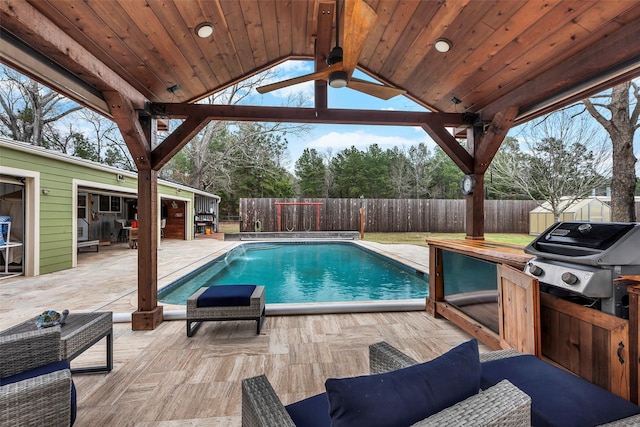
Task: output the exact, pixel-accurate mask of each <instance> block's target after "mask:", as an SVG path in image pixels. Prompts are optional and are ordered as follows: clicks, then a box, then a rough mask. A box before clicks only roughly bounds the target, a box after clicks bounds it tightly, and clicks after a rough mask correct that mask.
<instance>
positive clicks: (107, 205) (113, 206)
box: [100, 194, 122, 212]
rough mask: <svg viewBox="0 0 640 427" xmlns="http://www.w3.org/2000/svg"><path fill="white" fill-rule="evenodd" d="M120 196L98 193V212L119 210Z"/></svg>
mask: <svg viewBox="0 0 640 427" xmlns="http://www.w3.org/2000/svg"><path fill="white" fill-rule="evenodd" d="M121 204H122V197H120V196H106V195H102V194H101V195H100V212H120V211H121Z"/></svg>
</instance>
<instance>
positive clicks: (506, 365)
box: [370, 342, 640, 427]
mask: <svg viewBox="0 0 640 427" xmlns="http://www.w3.org/2000/svg"><path fill="white" fill-rule="evenodd" d="M370 354H371V355H372V357H373V358H374V359H375V362H371V363H377V364H379V365H380V366H381V367H382V368H381V369H384V368H388V367H392V368H395V369H397V368H399V367H402V366H407V365H412V364H415V363H417V362H416V361H415V360H414V359H412V358H410V357H409V356H407V355H405V354H403V353H401V352H400V351H398V350H397V349H395V348H393V347H392V346H390V345H389V344H387V343H385V342H382V343H377V344H374V345H372V346H371V347H370ZM480 361H481V363H480V366H481V371H482V372H481V376H480V386H481V388H482V389H486V390H490V389H491V388H493V387H495V384H499V383H500V381H504V380H508V381H509V382H510V383H512V384H513V385H514V386H515V387H517V388H518V389H519V390H521V391H522V392H524V393H526V394H527V395H528V396H529V397H530V398H531V423H532V425H533V426H534V427H538V426H540V427H546V426H558V427H571V426H576V427H577V426H580V427H590V426H602V425H606V426H609V427H613V426H629V427H630V426H640V407H638V406H637V405H635V404H633V403H631V402H629V401H627V400H625V399H623V398H621V397H618V396H616V395H615V394H613V393H610V392H609V391H607V390H605V389H603V388H601V387H598V386H596V385H595V384H592V383H590V382H588V381H586V380H584V379H582V378H580V377H577V376H575V375H573V374H572V373H570V372H567V371H565V370H563V369H561V368H558V367H556V366H554V365H552V364H550V363H547V362H545V361H543V360H541V359H539V358H537V357H535V356H531V355H523V354H520V353H518V352H516V351H515V350H500V351H495V352H488V353H483V354H481V355H480ZM491 425H493V424H491Z"/></svg>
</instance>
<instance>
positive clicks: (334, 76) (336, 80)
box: [329, 71, 349, 89]
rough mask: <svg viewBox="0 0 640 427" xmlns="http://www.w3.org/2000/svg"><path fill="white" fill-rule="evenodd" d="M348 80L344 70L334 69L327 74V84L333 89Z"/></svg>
mask: <svg viewBox="0 0 640 427" xmlns="http://www.w3.org/2000/svg"><path fill="white" fill-rule="evenodd" d="M348 82H349V75H348V74H347V73H346V71H334V72H333V73H331V74H329V86H331V87H332V88H335V89H340V88H341V87H345V86H346V85H347V83H348Z"/></svg>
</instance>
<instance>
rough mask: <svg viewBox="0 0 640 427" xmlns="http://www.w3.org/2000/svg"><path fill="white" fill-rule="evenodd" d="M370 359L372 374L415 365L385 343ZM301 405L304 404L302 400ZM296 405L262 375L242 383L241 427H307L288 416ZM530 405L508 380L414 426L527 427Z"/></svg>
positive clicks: (504, 354)
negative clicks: (286, 402)
mask: <svg viewBox="0 0 640 427" xmlns="http://www.w3.org/2000/svg"><path fill="white" fill-rule="evenodd" d="M513 354H514V353H513V352H512V351H500V352H493V353H489V354H484V355H481V358H482V360H490V359H494V358H501V357H508V356H510V355H513ZM369 356H370V358H369V365H370V366H369V367H370V373H371V374H380V373H385V372H393V371H396V370H398V369H401V368H406V367H410V366H412V365H416V364H417V362H416V361H415V360H413V359H411V358H410V357H408V356H406V355H405V354H403V353H401V352H399V351H398V350H396V349H395V348H393V347H392V346H390V345H388V344H387V343H384V342H383V343H378V344H374V345H371V346H370V347H369ZM476 393H477V390H476ZM323 395H324V393H323ZM323 395H318V396H314V397H312V398H309V399H305V400H309V401H310V400H312V399H316V400H318V399H319V400H323V399H324V400H327V399H326V398H323ZM302 403H303V404H304V401H302ZM295 405H298V403H295V404H293V405H288V406H287V407H285V406H284V405H283V404H282V403H281V401H280V399H279V398H278V396H277V395H276V393H275V391H274V389H273V387H272V386H271V384H270V383H269V380H268V379H267V377H266V376H265V375H260V376H257V377H253V378H248V379H245V380H243V381H242V425H243V426H244V427H257V426H262V427H267V426H269V427H273V426H296V425H305V426H306V425H309V424H306V423H305V424H303V423H298V424H296V422H295V421H294V420H293V418H292V416H291V413H292V412H293V411H295V410H297V409H295V408H294V409H292V408H291V407H292V406H295ZM307 406H308V405H307ZM530 406H531V400H530V398H529V396H527V395H526V394H525V393H523V392H521V391H520V390H519V389H518V388H516V387H515V386H513V385H512V384H511V383H509V382H508V381H502V382H500V383H499V384H496V385H495V386H493V387H490V388H489V389H487V390H485V391H481V392H479V393H477V394H474V395H472V396H471V397H468V398H466V399H464V400H462V401H460V402H458V403H455V404H453V405H452V406H450V407H447V408H446V409H444V410H442V411H440V412H437V413H436V414H434V415H431V416H429V417H427V418H425V419H422V420H421V421H419V422H418V423H416V424H415V425H416V426H443V425H456V426H464V425H468V426H505V427H506V426H509V427H511V426H530V425H531V419H530V412H531V411H530ZM324 417H325V416H324V415H321V414H319V415H314V414H311V415H310V417H309V418H310V419H313V420H318V419H319V418H324ZM322 422H324V421H320V422H319V423H318V422H315V421H314V422H313V423H314V425H320V424H321V423H322ZM326 425H329V424H326Z"/></svg>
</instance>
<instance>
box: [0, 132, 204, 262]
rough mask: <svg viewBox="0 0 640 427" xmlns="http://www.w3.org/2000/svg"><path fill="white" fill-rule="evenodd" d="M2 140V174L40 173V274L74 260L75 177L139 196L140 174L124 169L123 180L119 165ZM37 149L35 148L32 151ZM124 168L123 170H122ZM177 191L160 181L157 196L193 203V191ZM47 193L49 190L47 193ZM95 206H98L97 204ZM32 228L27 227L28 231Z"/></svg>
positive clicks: (96, 185) (182, 189)
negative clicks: (16, 171)
mask: <svg viewBox="0 0 640 427" xmlns="http://www.w3.org/2000/svg"><path fill="white" fill-rule="evenodd" d="M4 141H6V140H0V174H2V173H3V172H2V168H3V167H7V168H16V169H22V170H29V171H35V172H39V173H40V187H39V188H38V189H37V191H38V192H40V194H39V195H40V224H39V233H40V234H39V237H40V274H45V273H50V272H54V271H58V270H63V269H66V268H71V267H72V263H73V247H74V246H73V231H74V230H73V227H76V226H77V225H76V224H75V223H74V215H73V203H74V200H73V198H74V197H75V194H74V185H73V182H74V179H75V180H77V181H80V183H81V186H83V185H82V184H84V183H90V184H89V187H91V188H94V187H95V188H96V189H99V188H100V185H107V186H109V187H110V188H113V187H114V186H115V187H118V188H121V189H123V191H124V192H127V193H128V192H130V191H127V189H129V190H134V193H132V197H136V194H135V193H136V192H137V188H138V180H137V177H134V176H132V175H131V173H129V172H124V174H125V175H124V176H125V178H124V181H118V171H119V170H118V169H115V168H108V167H105V166H103V165H98V164H95V163H92V162H86V163H87V165H84V164H81V163H82V162H83V161H81V160H79V159H76V158H71V157H69V158H67V157H66V156H63V155H61V154H59V153H53V154H52V152H50V151H47V150H40V149H35V148H26V149H25V148H24V146H25V145H26V144H21V143H16V145H18V146H19V147H23V148H22V149H19V148H16V149H14V148H12V147H11V146H10V145H11V144H7V143H6V142H4ZM32 150H34V151H35V152H31V151H32ZM121 172H122V171H121ZM180 188H181V190H180V191H179V192H178V191H176V187H171V186H170V185H166V184H160V183H159V184H158V193H159V194H158V198H159V199H160V198H162V197H163V196H166V197H168V198H171V197H176V196H177V195H179V197H180V198H181V199H184V198H186V199H189V200H190V201H191V203H192V205H193V200H194V193H193V192H189V191H188V190H186V191H185V188H184V187H180ZM45 193H46V194H45ZM94 209H95V208H94ZM28 232H29V231H28V230H26V233H28Z"/></svg>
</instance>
